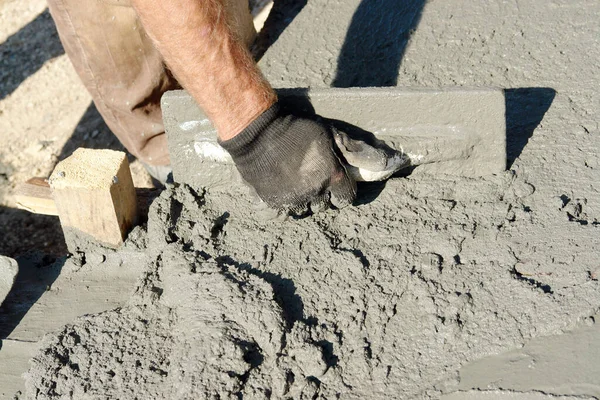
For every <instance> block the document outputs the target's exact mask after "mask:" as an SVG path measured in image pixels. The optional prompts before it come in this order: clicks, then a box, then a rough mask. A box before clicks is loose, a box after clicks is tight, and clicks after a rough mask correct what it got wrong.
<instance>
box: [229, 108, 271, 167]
mask: <svg viewBox="0 0 600 400" xmlns="http://www.w3.org/2000/svg"><path fill="white" fill-rule="evenodd" d="M279 112H280V107H279V103H278V102H276V103H274V104H273V105H272V106H271V107H269V108H268V109H267V110H266V111H265V112H263V113H262V114H260V115H259V116H258V117H257V118H256V119H255V120H254V121H252V122H251V123H250V125H248V126H247V127H246V128H245V129H244V130H243V131H241V132H240V133H238V134H237V135H235V136H234V137H232V138H231V139H229V140H220V139H218V140H217V142H218V143H219V145H221V147H223V148H224V149H225V150H227V152H228V153H229V154H231V156H232V157H233V158H237V157H240V156H242V155H244V154H246V153H247V152H248V150H249V149H251V148H252V147H254V144H253V143H254V142H255V141H256V140H257V138H258V137H259V136H260V134H261V133H262V132H264V131H265V129H266V128H267V127H268V126H269V125H270V124H271V123H272V122H273V121H274V120H275V119H276V118H277V117H279Z"/></svg>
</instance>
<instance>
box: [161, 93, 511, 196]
mask: <svg viewBox="0 0 600 400" xmlns="http://www.w3.org/2000/svg"><path fill="white" fill-rule="evenodd" d="M277 95H278V97H279V100H280V102H281V103H282V104H283V106H284V107H286V108H289V109H290V110H291V111H293V112H296V113H302V114H305V115H307V116H308V117H310V118H313V117H314V115H315V114H317V115H319V116H320V117H323V118H326V119H327V121H328V122H329V123H330V124H332V125H333V126H335V127H336V128H337V129H339V130H340V131H342V132H345V133H347V134H349V135H352V136H353V137H355V138H358V139H363V138H367V139H369V138H370V137H376V138H377V139H382V140H384V141H385V143H386V144H387V145H389V146H391V147H392V148H393V149H395V150H399V151H401V152H402V153H403V155H404V156H406V157H407V158H408V159H409V160H410V164H409V165H411V166H418V168H417V169H416V171H415V173H417V174H421V173H425V174H427V173H429V174H451V175H461V176H468V177H477V176H482V175H489V174H494V173H500V172H503V171H504V170H505V169H506V117H505V115H506V113H505V97H504V92H503V91H502V90H499V89H474V88H450V89H423V88H419V89H414V88H413V89H406V88H349V89H338V88H329V89H306V88H304V89H287V90H285V89H280V90H278V93H277ZM162 108H163V120H164V121H165V131H166V133H167V138H168V142H169V152H170V154H171V155H172V162H171V165H172V167H173V176H174V179H175V181H176V182H180V183H187V184H189V185H192V186H196V187H201V186H202V187H212V188H215V187H216V188H224V189H225V190H228V189H229V187H230V186H231V184H232V183H238V182H239V177H238V176H237V174H236V173H235V167H234V165H233V160H231V157H229V155H228V154H227V153H226V152H225V150H224V149H222V148H221V147H220V146H219V144H218V143H217V135H216V130H215V129H214V127H213V126H212V124H211V123H210V121H209V120H208V118H207V117H206V115H204V113H203V112H202V111H201V110H200V108H199V107H198V106H197V104H196V102H195V101H194V100H193V98H192V97H191V96H190V95H189V94H188V93H187V92H185V91H173V92H168V93H166V94H165V95H164V96H163V98H162ZM346 161H347V162H348V163H350V164H352V162H351V160H346Z"/></svg>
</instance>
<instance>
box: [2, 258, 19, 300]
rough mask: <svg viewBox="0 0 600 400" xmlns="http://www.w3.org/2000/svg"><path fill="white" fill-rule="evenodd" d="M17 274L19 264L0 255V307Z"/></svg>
mask: <svg viewBox="0 0 600 400" xmlns="http://www.w3.org/2000/svg"><path fill="white" fill-rule="evenodd" d="M18 272H19V264H17V262H16V261H15V260H14V259H12V258H10V257H5V256H1V255H0V305H2V302H3V301H4V299H5V298H6V296H7V295H8V293H9V292H10V288H12V285H13V283H14V282H15V279H16V277H17V273H18Z"/></svg>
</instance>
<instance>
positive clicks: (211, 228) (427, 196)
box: [0, 0, 600, 400]
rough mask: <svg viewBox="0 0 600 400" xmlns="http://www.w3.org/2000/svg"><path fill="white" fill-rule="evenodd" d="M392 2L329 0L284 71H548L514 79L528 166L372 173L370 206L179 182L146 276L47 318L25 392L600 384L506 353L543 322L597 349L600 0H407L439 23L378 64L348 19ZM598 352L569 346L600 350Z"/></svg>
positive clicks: (329, 392) (166, 393)
mask: <svg viewBox="0 0 600 400" xmlns="http://www.w3.org/2000/svg"><path fill="white" fill-rule="evenodd" d="M371 3H372V4H385V3H386V2H385V1H380V2H369V1H364V2H363V3H361V5H360V6H359V4H358V1H353V0H348V1H343V2H342V1H339V2H336V1H323V0H312V1H311V2H309V3H308V4H307V5H306V6H305V8H304V10H303V11H302V12H301V13H300V14H299V15H298V17H297V18H296V19H295V20H294V22H293V23H292V24H290V26H289V29H288V30H287V31H286V32H284V34H282V35H281V37H280V38H279V41H278V42H277V43H276V44H275V46H274V47H273V48H272V49H271V50H269V52H267V54H266V58H265V59H264V63H263V65H264V66H265V71H266V72H267V75H268V76H269V77H270V79H271V81H273V82H275V83H276V84H279V83H281V86H285V87H307V86H319V85H329V84H331V83H333V82H334V81H335V79H336V67H337V68H338V71H339V69H340V68H339V67H340V65H338V64H336V62H337V60H338V59H339V60H346V56H345V55H344V56H343V57H338V56H340V48H341V49H343V50H342V51H341V53H342V54H349V55H353V56H354V57H359V58H358V60H357V62H356V64H352V63H346V64H345V67H344V68H345V69H346V70H348V67H349V66H350V67H351V66H352V65H356V69H350V71H351V72H352V73H353V74H350V75H348V74H345V75H342V76H344V77H346V78H344V79H351V82H350V83H352V84H356V85H365V84H369V85H375V86H377V85H381V84H385V83H386V82H387V84H398V85H403V86H404V85H423V86H430V87H431V86H435V87H439V86H447V85H468V86H494V87H507V88H529V89H513V90H509V91H508V92H507V100H506V105H507V133H508V150H507V152H508V159H509V163H510V170H509V171H507V172H505V173H503V174H499V175H496V176H490V177H482V178H473V179H470V178H463V177H450V176H442V175H440V176H436V175H421V176H409V177H408V178H396V179H393V180H390V181H388V182H387V184H386V185H385V186H384V185H373V184H371V185H364V186H361V189H360V190H361V198H360V199H359V201H358V203H357V205H356V206H355V207H352V208H345V209H343V210H340V211H329V212H326V213H324V214H319V215H316V216H312V217H309V218H305V219H302V220H290V221H286V222H274V221H271V222H270V221H262V220H260V218H259V216H258V215H257V214H256V213H255V212H254V211H253V210H252V208H251V206H250V204H249V203H248V202H247V201H246V198H245V197H244V196H243V195H241V194H239V193H236V192H235V191H232V192H231V193H229V194H227V193H218V194H217V193H211V192H208V193H206V194H203V193H202V192H201V191H199V190H196V191H193V190H190V189H188V188H186V187H184V186H181V187H178V188H171V189H169V190H168V191H166V192H164V193H163V195H162V196H161V197H160V198H159V199H158V200H157V201H156V202H155V203H154V205H153V210H152V212H151V216H150V221H149V223H148V232H149V233H148V240H149V244H148V251H147V253H146V254H147V256H148V257H150V258H149V260H150V261H147V262H144V268H145V270H146V272H145V274H143V275H142V280H141V281H140V285H139V287H138V289H137V291H136V294H135V296H134V297H132V298H131V300H130V303H129V304H128V305H127V306H125V307H122V308H120V309H116V310H113V311H107V312H105V313H101V314H98V315H88V316H85V317H83V318H81V319H79V320H78V321H77V322H76V323H73V324H69V325H66V326H65V327H63V328H62V329H60V330H58V331H57V332H56V333H55V334H53V335H48V336H47V337H46V338H45V339H44V340H45V342H44V348H43V350H42V351H40V352H39V353H38V354H37V355H36V357H35V358H34V359H33V362H32V367H31V370H30V372H29V374H28V378H27V382H28V388H29V390H28V392H27V395H24V396H23V397H30V398H60V397H61V396H64V398H69V397H72V398H76V397H77V398H80V397H81V396H80V394H81V393H82V392H84V391H85V393H86V395H87V396H89V397H91V398H103V397H104V398H106V397H108V398H111V397H112V398H122V399H130V398H135V397H137V398H149V397H150V398H151V397H156V398H211V397H212V398H216V397H217V396H220V397H221V398H235V397H239V396H238V395H239V394H240V393H241V394H243V395H244V397H245V398H261V396H263V395H264V396H263V397H267V395H268V394H270V397H271V398H282V397H284V396H283V395H282V392H285V393H287V396H289V397H290V398H303V396H304V398H327V399H329V398H338V397H339V398H350V399H352V398H371V399H378V398H380V399H384V398H385V399H387V398H398V399H407V398H408V399H413V398H419V399H420V398H439V397H441V396H444V395H446V396H450V397H449V398H451V399H453V400H454V399H458V398H467V399H476V398H477V399H479V398H481V399H518V400H523V399H527V400H531V399H534V400H539V399H553V398H558V399H569V400H571V399H573V398H598V396H597V394H596V393H597V387H598V384H599V382H598V381H599V380H600V379H598V375H597V374H595V375H588V374H587V373H582V374H580V375H581V377H582V378H585V379H586V380H588V382H585V383H586V385H585V386H584V385H580V386H578V388H579V389H578V392H577V393H578V394H576V395H575V394H565V393H566V392H565V391H564V390H563V389H564V388H565V387H567V386H566V384H570V383H571V382H572V380H571V378H572V377H573V372H572V371H569V370H562V372H561V371H560V370H557V371H555V373H556V375H555V380H556V382H554V383H552V382H548V381H547V380H543V381H542V380H540V381H539V382H540V386H537V385H536V384H535V382H534V380H535V379H538V378H539V374H538V373H537V372H536V369H533V370H532V371H533V372H532V375H529V376H530V377H532V378H531V380H530V382H531V384H527V385H525V384H524V383H523V381H521V380H519V379H517V378H516V377H514V376H512V377H509V376H506V375H501V374H502V371H507V370H508V369H507V368H508V367H507V366H508V365H510V361H511V360H512V359H511V358H510V356H509V357H504V356H503V354H504V353H507V352H508V353H509V354H513V353H511V352H513V351H514V349H518V348H521V347H523V346H527V343H529V342H531V343H532V344H533V343H542V344H541V345H540V346H542V350H540V351H543V349H544V348H545V349H546V352H545V353H544V354H558V355H560V357H561V358H562V359H565V360H566V359H567V358H564V357H565V355H566V354H568V353H569V352H571V351H572V349H573V351H576V352H577V353H578V354H579V352H583V351H584V350H585V351H586V352H590V353H592V352H595V351H596V347H593V346H596V343H598V340H597V337H598V335H597V333H596V332H597V328H596V327H588V324H591V323H592V322H594V323H595V320H592V319H590V317H591V316H594V315H596V314H597V313H598V311H599V308H600V290H599V289H600V283H599V281H598V276H599V274H600V271H599V265H598V257H597V253H598V249H599V248H600V236H599V235H598V229H599V227H600V196H598V188H599V186H600V176H599V174H598V170H599V168H600V163H599V162H598V157H597V154H598V153H599V150H600V149H599V147H600V141H599V140H598V136H599V135H600V131H599V129H598V122H597V120H598V118H597V113H598V104H600V97H599V96H600V95H599V93H598V91H597V88H598V87H599V84H600V82H599V80H600V73H599V72H600V71H599V66H598V63H597V62H596V61H597V60H598V59H599V58H600V54H599V53H600V48H599V47H600V46H599V45H598V37H600V25H599V24H598V23H597V21H598V20H599V18H600V3H598V2H590V1H587V0H574V1H573V0H569V1H566V0H564V1H530V2H522V1H507V2H466V1H463V0H447V1H430V2H427V3H426V4H425V5H424V7H423V9H422V11H421V10H420V7H421V6H423V3H422V2H418V1H412V2H405V3H403V6H402V7H400V8H399V10H400V11H399V14H397V13H387V14H386V13H384V14H379V15H380V18H381V21H379V20H377V19H375V20H373V18H371V23H370V26H369V29H371V31H373V32H378V29H379V28H378V26H384V27H388V28H386V29H393V28H389V27H397V26H398V24H400V25H399V26H400V27H404V25H405V24H404V23H403V22H402V21H403V19H401V20H400V22H399V23H396V22H393V21H389V18H392V17H394V18H395V16H396V15H400V16H403V15H405V14H410V12H409V11H407V10H413V9H416V11H415V12H412V11H411V12H412V13H413V14H420V22H419V24H418V25H417V24H416V22H415V23H414V24H412V25H411V24H409V26H408V27H407V28H406V29H404V30H402V31H401V33H402V32H404V33H402V34H399V35H397V36H389V35H388V36H378V35H376V34H373V35H369V34H367V35H365V37H369V36H372V39H381V42H379V43H375V44H373V46H371V47H372V48H373V50H374V51H380V52H381V56H382V57H383V59H384V60H385V59H388V58H387V56H386V55H387V54H388V53H389V52H390V51H391V50H398V53H399V54H403V56H402V57H398V60H399V61H398V63H400V59H401V64H400V65H399V66H398V65H396V67H395V68H393V69H385V68H384V67H383V66H380V65H378V64H377V61H378V60H379V58H377V57H374V58H372V60H373V61H372V62H373V63H375V64H374V65H371V68H366V69H365V68H364V65H363V67H362V68H359V66H360V62H361V60H362V54H363V53H364V52H365V51H367V50H369V47H368V46H362V47H361V46H358V45H357V46H355V48H356V49H358V50H360V51H352V50H353V49H354V47H352V43H358V44H360V43H362V42H360V41H358V42H357V41H356V40H354V41H351V42H350V43H349V44H348V45H342V40H343V38H344V35H345V34H346V30H347V28H348V27H352V26H358V27H361V26H363V24H365V22H362V23H360V24H359V23H358V22H357V23H356V24H355V23H354V22H353V20H352V18H353V15H354V13H355V11H356V10H359V9H364V10H365V13H367V17H368V16H369V15H370V14H368V12H367V11H368V10H369V9H370V8H368V7H367V8H363V7H364V6H363V4H364V5H369V4H371ZM390 3H392V2H387V4H388V6H389V7H392V6H397V3H396V2H393V3H394V4H391V5H390ZM378 7H379V6H377V7H375V8H374V10H377V9H378ZM415 7H416V8H415ZM415 18H416V17H415ZM406 20H410V18H406ZM417 20H418V18H417ZM366 21H367V22H368V21H369V18H367V19H366ZM412 29H414V32H413V31H412ZM371 31H369V32H371ZM298 35H299V36H298ZM352 35H353V36H352V37H354V38H356V39H358V38H359V36H357V35H358V33H353V34H352ZM382 38H383V39H382ZM385 41H387V42H385ZM386 43H388V44H387V47H386ZM404 44H406V45H405V46H404ZM384 48H385V49H386V51H385V52H383V49H384ZM344 49H347V50H344ZM344 68H341V69H342V70H344ZM278 71H279V72H278ZM361 71H366V72H365V73H364V75H363V74H362V73H360V72H361ZM388 71H392V72H393V73H394V75H395V76H394V77H392V76H391V75H389V76H386V74H385V73H386V72H388ZM398 71H400V73H399V74H398ZM340 79H341V78H340ZM379 79H381V81H380V82H377V80H379ZM340 85H341V84H340ZM138 262H139V261H138ZM129 265H137V264H136V262H132V263H131V264H128V263H125V264H124V265H123V268H128V267H129ZM271 293H272V294H271ZM565 335H574V336H573V337H579V338H586V339H585V341H586V342H588V343H589V342H591V343H590V344H589V346H588V347H584V346H583V345H582V346H579V345H578V346H576V347H571V346H572V345H571V344H567V343H572V342H571V341H569V336H565ZM579 335H581V336H579ZM553 337H555V338H556V340H555V339H553ZM560 338H565V339H564V341H562V340H559V339H560ZM590 338H591V339H590ZM538 340H539V342H538ZM582 343H583V342H582ZM582 347H583V348H582ZM527 349H528V347H524V350H523V351H524V352H525V353H524V354H534V355H536V356H535V357H534V358H536V359H538V360H540V362H541V364H545V365H547V366H550V365H552V364H551V361H552V360H548V359H545V358H544V357H542V356H541V355H540V354H539V352H538V351H537V350H535V348H531V349H530V350H527ZM519 351H520V350H519ZM0 354H1V353H0ZM493 356H496V357H498V358H488V357H493ZM557 357H558V356H557ZM578 358H579V359H581V360H583V361H584V362H585V365H582V366H579V364H575V363H573V364H568V365H573V366H574V368H581V369H583V370H584V371H586V370H589V371H593V369H594V368H596V367H597V365H596V363H597V361H594V360H591V361H590V359H589V358H585V357H579V356H578V355H575V356H574V358H573V360H574V359H578ZM482 359H485V360H482ZM477 360H480V361H477ZM586 360H587V361H586ZM471 362H477V363H480V364H477V365H479V368H481V371H478V372H480V373H478V375H477V376H475V375H471V374H468V375H467V373H466V372H465V371H467V372H468V371H472V368H469V363H471ZM499 365H501V366H502V367H501V368H499V367H498V366H499ZM517 367H518V368H523V369H522V371H525V368H524V367H523V366H522V365H518V363H517ZM461 368H462V370H461ZM527 371H529V370H527ZM282 377H284V378H285V379H283V378H282ZM497 377H499V378H502V379H503V382H505V384H503V385H502V387H500V386H494V385H493V382H492V380H494V379H495V378H497ZM536 377H537V378H536ZM509 378H510V379H509ZM462 379H464V380H465V381H464V382H470V383H471V384H470V385H466V383H463V381H462ZM544 379H545V378H544ZM53 381H54V383H52V382H53ZM489 385H491V388H489V389H488V388H487V386H489ZM468 386H471V387H468ZM475 386H477V387H475ZM495 387H497V389H495ZM523 391H524V392H523ZM70 393H77V395H78V396H75V395H71V394H70Z"/></svg>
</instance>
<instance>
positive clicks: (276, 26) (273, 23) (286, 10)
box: [252, 0, 307, 61]
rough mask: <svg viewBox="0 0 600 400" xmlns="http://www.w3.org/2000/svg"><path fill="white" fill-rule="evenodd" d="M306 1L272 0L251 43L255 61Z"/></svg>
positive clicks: (273, 41) (274, 40)
mask: <svg viewBox="0 0 600 400" xmlns="http://www.w3.org/2000/svg"><path fill="white" fill-rule="evenodd" d="M306 3H307V0H274V2H273V8H272V9H271V12H270V13H269V16H268V17H267V20H266V21H265V25H264V26H263V29H262V30H261V31H260V33H259V34H258V37H257V38H256V41H255V43H254V45H253V49H252V54H253V55H254V58H255V60H256V61H258V60H260V59H261V58H262V56H263V55H264V54H265V52H266V51H267V49H268V48H269V47H271V45H272V44H273V43H275V42H276V41H277V39H278V38H279V36H280V35H281V34H282V33H283V31H284V30H285V28H287V27H288V25H289V24H290V23H291V22H292V21H293V20H294V18H296V16H297V15H298V13H300V11H301V10H302V9H303V8H304V6H305V5H306Z"/></svg>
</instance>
